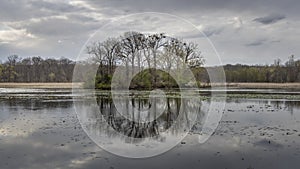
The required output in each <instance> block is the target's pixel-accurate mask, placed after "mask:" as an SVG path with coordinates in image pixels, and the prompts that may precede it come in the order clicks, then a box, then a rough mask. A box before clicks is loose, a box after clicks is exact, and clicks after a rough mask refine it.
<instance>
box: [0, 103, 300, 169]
mask: <svg viewBox="0 0 300 169" xmlns="http://www.w3.org/2000/svg"><path fill="white" fill-rule="evenodd" d="M0 111H1V112H0V159H1V161H0V168H1V169H2V168H3V169H4V168H32V169H34V168H51V169H52V168H111V169H112V168H115V169H117V168H141V167H142V168H151V169H153V168H197V169H198V168H298V165H299V160H300V156H299V155H300V127H299V123H300V102H299V101H288V100H281V101H276V100H271V101H268V100H259V99H239V100H238V99H230V100H228V102H227V104H226V107H225V112H224V115H223V118H222V121H221V122H220V125H219V127H218V129H217V131H216V132H215V134H214V135H213V136H212V137H211V138H210V139H209V140H208V141H207V142H206V143H204V144H202V145H199V144H198V136H197V135H196V134H195V135H193V134H192V133H193V132H191V133H190V134H189V135H188V136H187V137H186V138H185V140H184V142H182V143H181V144H179V145H177V146H176V147H175V148H174V149H172V150H170V151H168V152H166V153H164V154H162V155H159V156H157V157H153V158H149V159H140V160H133V159H127V158H122V157H117V156H114V155H112V154H110V153H107V152H105V151H102V150H101V149H100V148H98V147H97V146H96V145H95V144H94V143H93V142H91V140H90V139H89V138H88V137H87V136H86V134H85V133H84V132H83V131H82V129H81V127H80V125H79V124H78V121H77V119H76V115H75V112H74V109H73V103H72V101H71V100H64V101H58V102H55V101H53V100H52V101H47V100H18V99H16V100H2V101H0Z"/></svg>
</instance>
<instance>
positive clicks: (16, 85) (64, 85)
mask: <svg viewBox="0 0 300 169" xmlns="http://www.w3.org/2000/svg"><path fill="white" fill-rule="evenodd" d="M72 87H75V88H80V87H82V83H0V88H31V89H72Z"/></svg>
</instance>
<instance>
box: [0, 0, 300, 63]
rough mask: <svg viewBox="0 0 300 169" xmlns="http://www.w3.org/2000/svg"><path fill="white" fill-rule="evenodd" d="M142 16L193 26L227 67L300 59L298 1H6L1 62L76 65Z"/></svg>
mask: <svg viewBox="0 0 300 169" xmlns="http://www.w3.org/2000/svg"><path fill="white" fill-rule="evenodd" d="M141 12H161V13H169V14H172V15H176V16H179V17H181V18H184V19H186V20H188V21H189V22H191V23H192V24H194V25H195V26H196V27H197V28H198V29H199V30H201V31H202V32H204V33H205V34H206V36H207V37H208V38H209V39H210V40H211V42H212V43H213V44H214V46H215V48H216V50H217V51H218V53H219V54H220V57H221V60H222V63H224V64H227V63H245V64H266V63H268V64H269V63H273V60H274V59H277V58H280V59H281V60H283V61H286V60H287V59H288V57H289V56H290V55H292V54H294V55H295V58H296V59H300V47H299V44H300V29H299V27H300V22H299V17H300V15H299V14H300V1H297V0H294V1H289V0H285V1H282V0H263V1H258V0H252V1H249V0H248V1H241V0H217V1H212V0H204V1H203V0H136V1H134V0H86V1H83V0H74V1H72V0H37V1H34V0H4V1H0V21H1V22H0V57H1V59H2V60H5V58H6V57H7V56H8V55H12V54H17V55H19V56H21V57H23V58H24V57H28V56H42V57H45V58H46V57H56V58H60V57H62V56H63V57H67V58H71V59H75V58H76V57H77V55H78V53H79V51H80V49H81V48H82V46H83V45H84V43H85V42H86V41H87V40H88V38H89V37H90V36H91V35H92V34H93V33H94V32H95V31H96V30H98V29H99V28H101V26H103V25H105V24H107V23H110V22H111V21H113V20H115V19H118V18H120V17H123V16H126V15H129V14H134V13H141ZM141 19H142V20H147V23H153V24H152V26H153V27H154V28H157V27H160V26H162V24H164V22H165V20H161V21H164V22H156V20H159V19H157V18H155V17H153V18H151V17H150V18H149V17H148V18H145V17H144V18H141V17H137V18H136V22H135V21H134V22H131V23H133V25H137V24H141V22H142V21H141ZM121 20H122V21H123V20H124V19H121ZM169 25H172V21H170V23H169ZM174 27H175V28H176V29H175V30H181V33H182V32H184V31H186V29H185V25H184V24H180V25H176V24H175V22H174ZM113 29H116V30H120V31H123V30H125V29H123V28H121V27H120V26H119V27H113V26H112V27H110V29H106V30H105V31H110V30H113ZM149 29H150V26H149ZM147 30H148V29H147ZM155 30H156V29H155ZM105 31H103V30H102V33H104V34H105ZM108 34H109V33H108ZM175 34H176V33H175ZM178 34H180V32H178ZM178 36H181V35H178ZM183 37H186V38H187V39H189V40H197V39H200V38H201V35H199V34H195V33H192V32H189V31H187V32H186V33H185V35H184V36H183ZM201 47H203V48H206V47H205V46H201V45H200V48H201ZM204 57H209V54H207V55H205V53H204ZM208 60H209V58H208ZM208 64H212V63H208Z"/></svg>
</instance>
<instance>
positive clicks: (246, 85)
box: [227, 83, 300, 89]
mask: <svg viewBox="0 0 300 169" xmlns="http://www.w3.org/2000/svg"><path fill="white" fill-rule="evenodd" d="M227 87H229V88H231V87H232V88H243V89H247V88H248V89H250V88H251V89H300V83H227Z"/></svg>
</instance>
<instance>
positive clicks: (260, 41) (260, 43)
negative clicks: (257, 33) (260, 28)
mask: <svg viewBox="0 0 300 169" xmlns="http://www.w3.org/2000/svg"><path fill="white" fill-rule="evenodd" d="M266 41H267V39H259V40H255V41H253V42H250V43H247V44H245V46H260V45H263V44H264V43H265V42H266Z"/></svg>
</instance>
